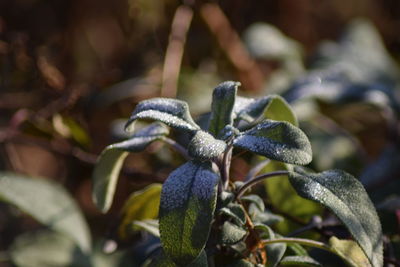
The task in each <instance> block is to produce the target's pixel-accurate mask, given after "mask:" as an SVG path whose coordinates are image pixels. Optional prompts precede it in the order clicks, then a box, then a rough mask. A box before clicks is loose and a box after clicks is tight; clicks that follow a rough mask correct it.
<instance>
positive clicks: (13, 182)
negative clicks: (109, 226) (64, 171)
mask: <svg viewBox="0 0 400 267" xmlns="http://www.w3.org/2000/svg"><path fill="white" fill-rule="evenodd" d="M0 199H1V200H3V201H6V202H8V203H10V204H13V205H15V206H16V207H18V208H19V209H20V210H22V211H23V212H26V213H27V214H29V215H30V216H32V217H33V218H35V219H36V220H37V221H39V222H40V223H42V224H44V225H46V226H48V227H50V228H52V229H53V230H55V231H58V232H60V233H63V234H65V235H66V236H68V237H69V238H70V239H71V240H72V241H74V243H75V244H77V245H78V246H79V247H80V249H81V250H82V251H83V252H85V253H87V252H89V251H90V250H91V237H90V232H89V229H88V226H87V223H86V221H85V219H84V217H83V215H82V213H81V210H80V209H79V207H78V205H77V204H76V203H75V201H74V199H73V198H72V197H71V196H70V195H69V193H68V192H67V191H66V190H65V189H64V188H62V187H61V186H60V185H58V184H55V183H53V182H51V181H48V180H45V179H40V178H31V177H25V176H22V175H18V174H15V173H7V172H0Z"/></svg>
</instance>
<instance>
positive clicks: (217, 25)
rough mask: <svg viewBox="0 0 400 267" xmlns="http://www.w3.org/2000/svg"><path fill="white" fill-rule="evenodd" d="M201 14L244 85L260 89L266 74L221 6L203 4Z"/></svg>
mask: <svg viewBox="0 0 400 267" xmlns="http://www.w3.org/2000/svg"><path fill="white" fill-rule="evenodd" d="M200 15H201V16H202V18H203V20H204V22H205V23H206V24H207V26H208V28H209V29H210V31H211V33H212V34H213V35H214V36H215V38H216V39H217V42H218V44H219V46H220V47H221V49H222V50H223V51H224V52H225V53H226V55H227V57H228V59H229V61H230V62H231V63H232V65H233V66H234V67H235V68H236V70H237V72H238V75H239V80H240V81H241V83H242V84H243V87H244V88H245V89H247V90H249V91H255V92H256V91H259V90H260V89H261V86H262V84H263V83H264V74H263V73H262V71H261V69H260V67H259V66H258V64H257V63H256V62H255V61H254V60H253V59H252V58H251V57H250V55H249V53H248V52H247V50H246V48H245V47H244V45H243V43H242V41H241V40H240V37H239V35H238V33H237V32H236V31H235V30H234V29H233V28H232V26H231V24H230V23H229V20H228V18H227V17H226V15H225V14H224V12H223V11H222V10H221V8H220V7H219V6H218V5H217V4H213V3H208V4H203V5H202V6H201V8H200Z"/></svg>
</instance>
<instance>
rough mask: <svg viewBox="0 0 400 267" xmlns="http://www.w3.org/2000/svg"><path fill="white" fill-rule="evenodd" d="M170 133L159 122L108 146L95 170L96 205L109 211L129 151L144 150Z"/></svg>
mask: <svg viewBox="0 0 400 267" xmlns="http://www.w3.org/2000/svg"><path fill="white" fill-rule="evenodd" d="M167 134H168V129H167V128H166V127H165V126H163V125H162V124H159V123H154V124H151V125H149V126H148V127H145V128H143V129H142V130H140V131H138V132H137V133H136V134H134V135H133V136H132V137H131V138H129V139H128V140H126V141H123V142H120V143H116V144H112V145H109V146H107V147H106V148H105V149H104V150H103V152H102V153H101V154H100V156H99V158H98V160H97V163H96V166H95V168H94V171H93V191H92V199H93V202H94V203H95V204H96V206H97V207H98V208H99V209H100V210H101V211H102V212H107V211H108V210H109V209H110V207H111V204H112V201H113V197H114V193H115V189H116V186H117V181H118V176H119V172H120V171H121V168H122V165H123V162H124V160H125V158H126V157H127V156H128V152H139V151H142V150H144V149H145V148H146V147H147V146H148V145H149V144H151V143H152V142H154V141H156V140H158V139H161V138H163V137H164V136H165V135H167Z"/></svg>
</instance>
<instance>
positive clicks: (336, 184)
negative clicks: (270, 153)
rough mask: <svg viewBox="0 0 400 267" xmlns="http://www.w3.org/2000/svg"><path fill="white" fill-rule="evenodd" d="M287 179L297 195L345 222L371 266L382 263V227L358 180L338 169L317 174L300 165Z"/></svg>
mask: <svg viewBox="0 0 400 267" xmlns="http://www.w3.org/2000/svg"><path fill="white" fill-rule="evenodd" d="M289 180H290V182H291V184H292V185H293V187H294V188H295V189H296V191H297V192H298V194H299V195H300V196H302V197H304V198H307V199H311V200H314V201H316V202H318V203H321V204H322V205H324V206H326V207H328V208H329V209H331V210H332V211H333V212H334V213H335V214H336V216H337V217H338V218H339V219H340V220H341V221H342V222H343V223H344V225H345V226H346V227H347V229H348V230H349V232H350V233H351V234H352V236H353V237H354V239H355V240H356V241H357V243H358V244H359V245H360V247H361V248H362V250H363V251H364V252H365V254H366V255H367V257H368V259H369V261H370V262H371V263H372V265H373V266H382V264H383V254H382V253H383V251H382V249H383V244H382V229H381V224H380V222H379V217H378V215H377V213H376V211H375V207H374V205H373V204H372V202H371V200H370V199H369V197H368V194H367V193H366V191H365V189H364V187H363V186H362V185H361V183H360V182H359V181H358V180H357V179H355V178H354V177H353V176H351V175H350V174H348V173H345V172H343V171H339V170H330V171H325V172H322V173H319V174H312V173H306V172H304V171H303V170H301V169H300V168H297V169H295V171H293V172H290V174H289Z"/></svg>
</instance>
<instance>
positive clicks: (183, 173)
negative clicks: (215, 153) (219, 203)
mask: <svg viewBox="0 0 400 267" xmlns="http://www.w3.org/2000/svg"><path fill="white" fill-rule="evenodd" d="M218 181H219V175H218V174H216V173H215V172H214V171H213V170H212V168H211V165H210V164H208V163H199V162H196V161H191V162H188V163H186V164H184V165H182V166H181V167H179V168H178V169H176V170H175V171H174V172H172V173H171V174H170V176H169V177H168V179H167V180H166V181H165V183H164V185H163V187H162V191H161V201H160V212H159V218H160V235H161V243H162V246H163V249H164V251H165V253H166V254H167V255H168V256H169V257H170V258H171V259H172V260H173V261H174V262H175V263H177V264H179V265H185V264H188V263H190V262H192V261H193V260H194V259H195V258H196V257H197V256H198V255H199V254H200V252H201V251H202V250H203V248H204V246H205V244H206V242H207V240H208V235H209V233H210V228H211V222H212V219H213V214H214V210H215V205H216V198H217V195H216V191H217V184H218Z"/></svg>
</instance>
